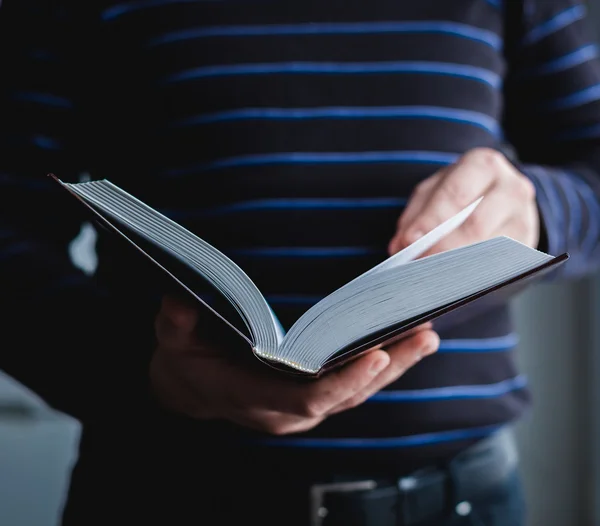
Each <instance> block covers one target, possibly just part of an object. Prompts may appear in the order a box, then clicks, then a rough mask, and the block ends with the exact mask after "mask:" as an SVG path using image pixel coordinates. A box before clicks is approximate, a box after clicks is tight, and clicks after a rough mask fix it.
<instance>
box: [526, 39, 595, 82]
mask: <svg viewBox="0 0 600 526" xmlns="http://www.w3.org/2000/svg"><path fill="white" fill-rule="evenodd" d="M597 56H598V47H597V46H596V45H595V44H588V45H587V46H583V47H580V48H579V49H576V50H575V51H573V52H572V53H569V54H568V55H564V56H562V57H559V58H556V59H554V60H550V61H548V62H544V63H543V64H540V65H539V66H537V67H535V68H532V69H530V70H529V71H527V72H526V74H528V75H547V74H550V73H557V72H559V71H564V70H565V69H569V68H572V67H573V66H577V65H579V64H583V63H584V62H587V61H589V60H592V59H593V58H596V57H597Z"/></svg>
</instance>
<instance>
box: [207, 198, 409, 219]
mask: <svg viewBox="0 0 600 526" xmlns="http://www.w3.org/2000/svg"><path fill="white" fill-rule="evenodd" d="M406 203H407V199H403V198H396V197H374V198H368V197H366V198H363V199H350V198H330V199H326V198H324V199H318V198H312V199H301V198H289V199H284V198H279V199H259V200H255V201H242V202H239V203H232V204H228V205H223V206H218V207H215V208H212V209H210V210H209V211H208V212H209V213H210V214H211V215H212V214H229V213H232V212H249V211H254V210H260V211H262V210H356V209H365V208H367V209H369V208H394V209H395V208H402V207H403V206H406Z"/></svg>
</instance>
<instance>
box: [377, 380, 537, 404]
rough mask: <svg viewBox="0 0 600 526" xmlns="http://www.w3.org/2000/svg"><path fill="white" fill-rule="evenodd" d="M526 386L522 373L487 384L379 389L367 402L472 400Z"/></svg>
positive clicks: (498, 395)
mask: <svg viewBox="0 0 600 526" xmlns="http://www.w3.org/2000/svg"><path fill="white" fill-rule="evenodd" d="M526 386H527V377H526V376H524V375H520V376H517V377H515V378H510V379H508V380H504V381H502V382H498V383H495V384H488V385H462V386H459V385H457V386H450V387H436V388H432V389H414V390H406V391H380V392H379V393H377V394H375V395H373V396H372V397H371V398H369V400H368V402H384V403H385V402H433V401H438V400H473V399H481V398H497V397H500V396H504V395H506V394H508V393H511V392H513V391H518V390H520V389H523V388H524V387H526Z"/></svg>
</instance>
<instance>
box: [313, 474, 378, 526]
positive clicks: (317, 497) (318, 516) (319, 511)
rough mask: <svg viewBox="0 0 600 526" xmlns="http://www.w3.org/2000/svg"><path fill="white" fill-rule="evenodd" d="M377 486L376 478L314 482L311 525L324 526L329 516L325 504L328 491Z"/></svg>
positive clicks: (340, 491) (362, 489) (365, 489)
mask: <svg viewBox="0 0 600 526" xmlns="http://www.w3.org/2000/svg"><path fill="white" fill-rule="evenodd" d="M376 487H377V483H376V482H375V481H374V480H357V481H350V482H331V483H328V484H313V485H312V486H311V487H310V526H322V524H323V520H324V519H325V517H327V513H328V510H327V508H325V507H324V506H323V501H324V500H325V495H326V494H327V493H349V492H353V491H368V490H371V489H375V488H376Z"/></svg>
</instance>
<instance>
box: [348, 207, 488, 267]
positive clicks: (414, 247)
mask: <svg viewBox="0 0 600 526" xmlns="http://www.w3.org/2000/svg"><path fill="white" fill-rule="evenodd" d="M482 200H483V196H482V197H480V198H479V199H477V200H476V201H474V202H473V203H471V204H470V205H469V206H467V207H466V208H464V209H463V210H461V211H460V212H459V213H458V214H456V215H455V216H453V217H451V218H450V219H447V220H446V221H444V222H443V223H442V224H440V225H438V226H436V227H435V228H434V229H433V230H431V231H429V232H428V233H427V234H425V235H424V236H423V237H421V238H419V239H417V240H416V241H415V242H414V243H412V244H410V245H408V246H407V247H406V248H404V249H402V250H401V251H400V252H398V253H396V254H394V255H393V256H391V257H389V258H388V259H386V260H385V261H383V262H382V263H380V264H379V265H377V266H375V267H373V268H372V269H371V270H368V271H367V272H365V273H364V274H362V275H361V276H360V277H363V276H368V275H370V274H372V273H374V272H380V271H382V270H387V269H390V268H393V267H397V266H399V265H404V264H406V263H408V262H410V261H414V260H415V259H417V258H418V257H419V256H421V255H422V254H425V252H427V251H428V250H429V249H430V248H431V247H433V246H435V245H436V244H437V243H438V242H440V241H441V240H442V239H443V238H445V237H446V236H447V235H448V234H450V233H451V232H453V231H454V230H456V229H457V228H458V227H460V226H461V225H462V224H463V223H464V222H465V221H466V220H467V219H468V217H469V216H470V215H471V214H472V213H473V212H474V211H475V209H476V208H477V206H478V205H479V203H481V201H482Z"/></svg>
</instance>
